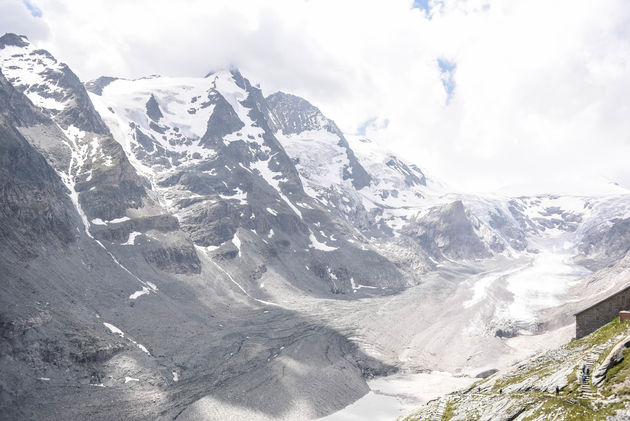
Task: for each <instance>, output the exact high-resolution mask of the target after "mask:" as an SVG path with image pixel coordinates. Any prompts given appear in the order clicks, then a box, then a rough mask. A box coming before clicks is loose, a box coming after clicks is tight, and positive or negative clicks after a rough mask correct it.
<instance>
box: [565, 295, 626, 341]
mask: <svg viewBox="0 0 630 421" xmlns="http://www.w3.org/2000/svg"><path fill="white" fill-rule="evenodd" d="M628 309H630V285H628V286H627V287H625V288H624V289H622V290H621V291H619V292H617V293H615V294H613V295H611V296H609V297H608V298H604V299H603V300H601V301H599V302H597V303H595V304H593V305H592V306H590V307H588V308H585V309H584V310H582V311H580V312H579V313H576V314H575V338H576V339H580V338H582V337H584V336H586V335H588V334H589V333H591V332H595V331H596V330H597V329H599V328H600V327H602V326H604V325H605V324H606V323H609V322H610V321H612V320H613V319H614V318H615V317H617V316H618V315H619V312H620V311H622V310H628Z"/></svg>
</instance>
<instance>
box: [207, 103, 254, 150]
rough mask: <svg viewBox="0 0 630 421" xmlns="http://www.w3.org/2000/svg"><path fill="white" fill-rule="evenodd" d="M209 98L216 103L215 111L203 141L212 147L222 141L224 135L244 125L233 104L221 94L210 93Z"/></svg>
mask: <svg viewBox="0 0 630 421" xmlns="http://www.w3.org/2000/svg"><path fill="white" fill-rule="evenodd" d="M208 100H209V101H210V104H212V105H214V111H213V113H212V115H211V116H210V119H209V120H208V130H207V131H206V134H205V136H204V137H203V139H202V142H203V144H205V145H207V146H211V147H212V146H215V145H217V144H218V143H220V142H222V141H223V137H224V136H226V135H228V134H230V133H234V132H236V131H237V130H240V129H241V128H243V126H244V125H243V122H242V121H241V120H239V118H238V116H237V115H236V112H234V109H233V108H232V106H231V105H230V104H229V103H228V102H227V101H226V100H225V98H223V97H222V96H221V95H219V94H217V93H213V94H211V95H209V98H208Z"/></svg>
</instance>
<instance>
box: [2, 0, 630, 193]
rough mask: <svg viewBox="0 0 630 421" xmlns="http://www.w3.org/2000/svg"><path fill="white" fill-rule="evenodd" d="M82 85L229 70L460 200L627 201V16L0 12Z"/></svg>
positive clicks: (159, 4)
mask: <svg viewBox="0 0 630 421" xmlns="http://www.w3.org/2000/svg"><path fill="white" fill-rule="evenodd" d="M0 32H16V33H19V34H24V35H26V36H28V37H29V39H30V40H31V41H32V42H34V43H36V44H37V45H38V46H40V47H41V48H45V49H47V50H49V51H50V52H51V53H52V54H53V55H55V56H56V57H57V58H58V59H60V60H62V61H64V62H66V63H67V64H68V65H69V66H70V67H71V68H72V69H73V70H74V72H75V73H77V75H78V76H79V77H80V78H81V79H82V80H84V81H87V80H90V79H93V78H96V77H98V76H101V75H110V76H119V77H128V78H135V77H141V76H145V75H150V74H161V75H168V76H203V75H205V74H207V73H208V72H209V71H212V70H217V69H221V68H226V67H228V66H237V67H238V68H239V69H240V70H241V72H242V73H243V74H244V76H245V77H247V78H248V79H250V81H251V82H252V83H254V84H257V83H259V84H260V86H261V88H262V89H263V92H264V93H265V94H270V93H273V92H275V91H277V90H282V91H285V92H289V93H293V94H296V95H300V96H302V97H304V98H306V99H308V100H309V101H311V102H312V103H313V104H314V105H316V106H318V107H319V108H320V109H321V110H322V112H324V114H326V116H327V117H329V118H332V119H333V120H335V122H336V123H337V124H338V125H339V126H340V127H341V128H342V130H343V131H344V132H346V133H349V134H360V135H364V136H367V137H369V138H370V139H372V140H373V141H376V142H380V143H383V144H385V145H387V146H389V147H390V148H391V149H392V150H394V151H395V152H397V153H398V154H400V155H401V156H402V157H404V158H405V159H407V160H408V161H411V162H413V163H416V164H417V165H419V166H420V167H421V168H422V169H423V170H424V171H425V172H426V173H427V174H428V175H429V176H430V177H431V176H433V177H436V178H439V179H440V180H442V181H444V182H445V183H447V184H449V185H450V186H452V187H453V188H454V189H456V190H460V191H470V192H487V191H505V192H510V193H514V194H518V193H530V192H533V191H536V192H569V191H570V192H578V193H579V192H583V193H597V192H605V191H607V189H609V188H610V184H609V182H616V183H619V184H620V185H621V186H624V187H626V188H630V165H628V161H629V159H630V2H628V1H627V0H598V1H592V0H554V1H548V0H415V1H414V0H268V1H258V0H212V1H208V0H188V1H179V2H173V1H171V0H134V1H122V0H119V1H114V0H90V1H84V0H65V1H59V0H25V1H21V0H1V1H0Z"/></svg>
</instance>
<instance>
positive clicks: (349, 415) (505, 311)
mask: <svg viewBox="0 0 630 421" xmlns="http://www.w3.org/2000/svg"><path fill="white" fill-rule="evenodd" d="M538 247H539V248H538V252H537V253H530V254H527V255H523V256H521V257H518V258H516V259H507V258H497V259H494V260H491V261H485V262H470V263H469V264H468V265H462V264H446V265H442V266H441V267H440V268H439V270H438V271H436V272H434V273H431V274H429V275H428V276H426V277H425V282H424V283H423V284H421V285H419V286H416V287H413V288H409V289H407V290H405V291H403V292H401V293H398V294H395V295H391V296H386V297H376V298H365V299H360V300H357V301H339V300H310V299H308V298H306V299H305V298H304V297H300V298H298V297H295V298H294V300H292V301H286V302H283V303H282V305H283V306H288V307H291V306H292V305H295V304H296V303H299V307H300V309H299V311H301V312H304V313H308V314H309V316H311V317H314V318H318V319H320V320H322V322H323V323H325V324H327V325H329V326H331V327H332V328H334V329H336V330H337V331H340V332H343V333H344V334H347V335H348V336H349V337H350V338H351V339H352V340H353V341H354V342H356V343H357V344H358V345H359V347H360V349H361V350H362V351H363V352H365V353H366V354H367V355H370V356H372V357H374V358H376V359H378V360H380V361H382V362H384V363H386V364H390V365H392V366H394V367H396V368H397V369H398V370H399V373H397V374H394V375H390V376H387V377H384V378H377V379H374V380H372V381H370V382H368V383H369V386H370V389H371V391H370V393H368V394H367V395H365V396H364V397H363V398H362V399H360V400H358V401H356V402H355V403H353V404H351V405H349V406H348V407H346V408H345V409H343V410H341V411H339V412H337V413H335V414H332V415H330V416H328V417H325V418H323V419H325V420H328V421H351V420H355V419H365V415H366V414H370V419H379V420H380V419H383V420H385V419H395V418H396V417H398V416H400V415H403V414H404V413H405V412H407V411H409V410H410V409H411V408H414V407H418V406H419V405H422V404H424V403H426V402H427V401H430V400H432V399H435V398H437V397H439V396H441V395H443V394H446V393H449V392H452V391H454V390H456V389H460V388H463V387H466V386H467V385H469V384H471V383H473V382H474V381H475V380H478V379H475V376H476V375H477V374H479V373H481V372H483V371H486V370H501V369H505V368H506V367H509V366H511V365H513V364H515V363H517V362H519V361H522V360H524V359H527V358H529V357H531V356H532V355H535V354H537V353H539V352H542V351H545V350H549V349H553V348H556V347H558V346H560V345H562V344H564V343H567V342H568V341H569V340H570V339H571V338H572V337H573V336H574V330H575V325H574V324H573V320H572V319H573V316H572V313H570V312H569V313H566V314H561V315H560V316H558V314H557V312H556V313H553V315H549V314H548V313H546V312H548V311H549V310H550V309H560V308H561V306H563V305H565V304H566V303H567V302H575V301H576V300H575V297H574V295H573V294H574V291H575V289H576V288H578V289H579V288H580V278H582V277H583V276H584V275H587V274H588V273H589V271H588V270H586V269H584V268H583V267H581V266H578V265H575V264H573V263H572V262H571V256H572V255H574V253H573V252H574V250H573V249H572V247H571V244H570V243H569V242H567V241H566V238H550V239H547V240H546V241H541V242H540V243H539V244H538ZM294 309H295V310H296V311H297V310H298V308H294ZM550 317H553V320H549V318H550ZM392 326H395V328H392Z"/></svg>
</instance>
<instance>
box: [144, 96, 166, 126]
mask: <svg viewBox="0 0 630 421" xmlns="http://www.w3.org/2000/svg"><path fill="white" fill-rule="evenodd" d="M146 108H147V116H148V117H149V118H150V119H151V120H153V121H155V122H156V123H157V122H158V121H160V119H161V118H162V117H164V116H163V115H162V111H160V105H159V104H158V102H157V100H156V99H155V97H154V96H153V95H151V96H150V97H149V100H148V101H147V106H146Z"/></svg>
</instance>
